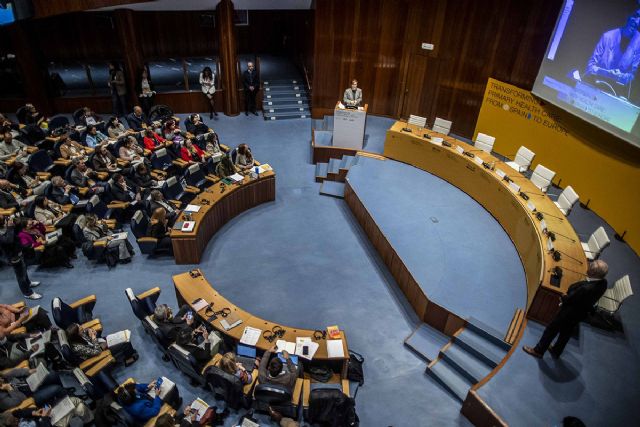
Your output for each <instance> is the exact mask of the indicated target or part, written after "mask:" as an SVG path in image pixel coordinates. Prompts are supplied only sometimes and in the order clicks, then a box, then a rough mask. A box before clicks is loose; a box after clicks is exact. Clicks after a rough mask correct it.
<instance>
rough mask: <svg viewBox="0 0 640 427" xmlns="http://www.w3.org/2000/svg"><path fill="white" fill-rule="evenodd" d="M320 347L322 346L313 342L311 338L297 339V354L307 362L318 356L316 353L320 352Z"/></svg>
mask: <svg viewBox="0 0 640 427" xmlns="http://www.w3.org/2000/svg"><path fill="white" fill-rule="evenodd" d="M318 347H320V345H319V344H318V343H317V342H315V341H313V340H311V337H298V338H296V351H295V354H296V355H297V356H300V357H303V358H305V359H307V360H311V359H313V356H314V355H315V354H316V351H318ZM305 353H306V354H305Z"/></svg>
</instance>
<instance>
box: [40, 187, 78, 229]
mask: <svg viewBox="0 0 640 427" xmlns="http://www.w3.org/2000/svg"><path fill="white" fill-rule="evenodd" d="M33 203H34V204H35V209H34V211H33V217H34V218H35V219H36V221H38V222H41V223H43V224H44V225H55V226H56V228H59V229H61V230H62V233H63V234H64V235H65V236H67V237H69V238H70V239H73V224H75V222H76V219H78V216H77V215H76V214H74V213H65V212H64V211H63V210H62V206H60V205H59V204H57V203H56V202H53V201H51V200H49V199H47V198H46V197H45V196H36V199H35V200H34V201H33Z"/></svg>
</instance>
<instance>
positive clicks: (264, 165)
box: [258, 163, 273, 173]
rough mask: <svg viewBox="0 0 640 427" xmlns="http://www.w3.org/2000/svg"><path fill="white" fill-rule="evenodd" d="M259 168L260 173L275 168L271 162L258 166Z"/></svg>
mask: <svg viewBox="0 0 640 427" xmlns="http://www.w3.org/2000/svg"><path fill="white" fill-rule="evenodd" d="M258 169H259V170H260V173H265V172H269V171H271V170H273V168H272V167H271V165H269V163H265V164H263V165H260V166H258Z"/></svg>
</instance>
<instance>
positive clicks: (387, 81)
mask: <svg viewBox="0 0 640 427" xmlns="http://www.w3.org/2000/svg"><path fill="white" fill-rule="evenodd" d="M561 5H562V0H540V1H537V2H524V3H523V2H521V1H517V0H487V1H483V2H478V1H474V0H458V1H455V2H453V1H446V0H404V1H392V0H376V1H371V2H364V1H358V0H354V1H351V2H348V3H345V2H341V1H338V0H318V1H317V2H316V15H315V28H316V31H315V43H316V45H315V56H314V61H315V69H314V84H313V107H314V108H313V115H314V117H321V116H322V114H327V113H329V114H330V113H331V110H332V109H333V106H334V105H335V101H336V99H337V98H338V97H339V96H341V93H342V91H343V90H344V88H345V87H346V86H347V85H348V80H349V78H350V77H351V74H353V75H354V76H355V77H356V78H358V80H359V81H360V86H361V87H362V89H363V92H364V100H365V102H366V103H368V104H369V111H370V113H372V114H382V115H388V116H393V117H407V116H408V115H409V114H417V115H421V116H425V117H427V118H428V119H429V120H428V121H429V122H432V121H433V119H434V118H435V116H436V115H437V116H439V117H443V118H446V119H448V120H452V121H453V128H452V130H453V132H454V133H457V134H460V135H463V136H467V137H470V136H472V133H473V129H474V126H475V122H476V118H477V115H478V111H479V109H480V104H481V102H482V96H483V94H484V88H485V85H486V82H487V79H488V78H489V77H495V78H498V79H500V80H502V81H505V82H508V83H512V84H515V85H518V86H520V87H524V88H526V89H530V88H531V87H532V85H533V81H534V80H535V75H536V73H537V70H538V67H539V65H540V61H541V60H542V56H543V55H544V51H545V49H546V46H547V42H548V39H549V36H550V35H551V32H552V31H553V26H554V24H555V20H556V17H557V14H558V12H559V10H560V7H561ZM422 42H426V43H432V44H434V45H435V49H434V50H432V51H427V50H423V49H421V43H422Z"/></svg>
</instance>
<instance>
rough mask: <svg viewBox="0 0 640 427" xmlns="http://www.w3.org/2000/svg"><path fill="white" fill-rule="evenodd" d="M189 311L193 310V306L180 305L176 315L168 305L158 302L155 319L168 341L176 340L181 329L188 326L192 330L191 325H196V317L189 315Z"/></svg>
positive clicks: (154, 312) (154, 314) (154, 313)
mask: <svg viewBox="0 0 640 427" xmlns="http://www.w3.org/2000/svg"><path fill="white" fill-rule="evenodd" d="M189 311H191V308H190V307H189V306H188V305H186V304H185V305H183V306H182V307H180V310H178V312H177V313H176V315H175V316H174V315H173V312H172V310H171V308H170V307H169V306H168V305H166V304H158V305H157V306H156V308H155V310H154V311H153V320H154V321H155V322H156V324H157V325H158V328H160V331H161V332H162V335H163V336H164V337H165V338H166V339H167V340H168V341H175V340H176V336H177V335H178V332H179V331H180V330H181V329H185V328H186V329H189V331H191V327H192V326H193V325H194V322H195V319H194V318H193V317H189V316H187V313H188V312H189Z"/></svg>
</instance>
